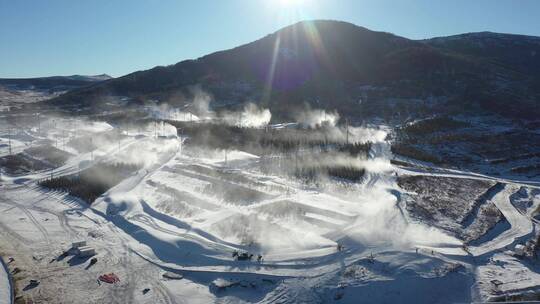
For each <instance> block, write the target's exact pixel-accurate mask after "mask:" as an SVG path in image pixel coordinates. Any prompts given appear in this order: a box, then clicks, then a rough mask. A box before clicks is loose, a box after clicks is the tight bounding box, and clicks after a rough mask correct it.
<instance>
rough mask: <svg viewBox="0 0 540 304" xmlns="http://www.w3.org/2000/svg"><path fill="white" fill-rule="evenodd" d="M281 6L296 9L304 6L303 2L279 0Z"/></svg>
mask: <svg viewBox="0 0 540 304" xmlns="http://www.w3.org/2000/svg"><path fill="white" fill-rule="evenodd" d="M277 2H278V3H279V6H281V7H282V8H295V7H299V6H300V5H302V3H303V2H304V1H303V0H277Z"/></svg>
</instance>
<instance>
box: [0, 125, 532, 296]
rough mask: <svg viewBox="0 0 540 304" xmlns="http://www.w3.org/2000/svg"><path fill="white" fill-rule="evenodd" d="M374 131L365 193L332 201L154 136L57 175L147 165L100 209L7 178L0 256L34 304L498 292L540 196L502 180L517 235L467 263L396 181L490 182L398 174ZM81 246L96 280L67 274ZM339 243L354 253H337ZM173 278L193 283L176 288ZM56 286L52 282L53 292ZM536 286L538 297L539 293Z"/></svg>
mask: <svg viewBox="0 0 540 304" xmlns="http://www.w3.org/2000/svg"><path fill="white" fill-rule="evenodd" d="M369 128H371V132H365V133H366V134H374V136H373V138H370V139H369V140H371V141H373V142H374V144H373V146H372V149H371V151H370V157H369V159H367V160H365V161H364V166H365V168H366V170H367V173H366V176H365V179H364V180H363V181H362V182H361V183H358V184H354V183H343V182H328V183H327V184H326V185H325V187H323V188H321V187H316V186H313V185H306V184H303V183H299V182H297V181H295V180H292V179H290V178H286V177H283V176H277V175H266V174H263V173H261V172H260V170H258V160H259V158H258V156H256V155H252V154H249V153H246V152H243V151H226V152H225V153H227V159H226V160H225V157H224V155H225V153H224V151H200V153H188V152H186V151H185V147H184V145H185V142H184V138H181V137H177V136H162V137H158V138H156V137H154V136H153V135H152V133H153V132H152V130H151V129H149V130H147V131H146V132H145V131H142V132H131V133H130V134H126V137H125V138H123V139H122V140H121V141H120V142H114V143H112V144H103V145H102V146H99V147H98V149H97V150H94V151H93V152H85V153H74V156H73V157H71V158H70V159H69V160H68V161H67V162H66V164H64V165H63V166H61V167H59V168H56V169H54V170H52V174H53V175H54V176H62V175H69V174H75V173H77V172H78V171H80V170H81V169H84V168H88V167H90V166H92V165H93V164H95V163H97V162H116V161H137V162H139V161H141V160H142V162H140V163H141V164H142V167H141V168H140V169H139V170H138V171H137V172H135V173H133V174H132V175H131V176H129V177H128V178H126V179H125V180H124V181H122V182H121V183H120V184H118V185H117V186H115V187H113V188H111V189H109V190H108V191H107V192H106V193H105V194H104V195H102V196H101V197H100V198H98V199H97V200H96V201H95V202H93V204H92V205H91V206H89V205H87V204H86V203H84V202H81V201H79V200H78V199H76V198H73V197H70V196H68V195H66V194H65V193H60V192H53V191H47V190H45V189H43V188H41V187H39V186H37V185H36V182H37V181H39V180H41V179H44V178H47V177H48V176H50V174H51V171H49V170H47V171H44V172H34V173H31V174H27V175H24V176H17V177H12V176H5V175H4V176H2V184H1V186H0V187H1V188H2V192H1V195H0V225H1V228H2V231H3V232H2V233H0V248H6V252H7V253H9V254H10V255H12V256H15V258H16V261H19V263H21V264H22V265H28V266H25V267H27V268H28V270H27V274H26V276H25V277H24V278H23V281H24V280H28V279H30V278H34V277H36V278H39V279H40V280H41V284H40V286H39V287H37V288H34V289H31V290H28V291H26V292H25V293H27V294H28V298H34V299H36V300H39V299H43V297H50V299H57V300H60V299H64V298H69V299H72V300H76V299H78V300H81V299H87V300H88V302H95V303H100V302H103V301H118V302H134V303H136V302H146V303H178V302H181V300H179V299H185V300H186V302H189V303H192V302H201V303H207V302H216V301H224V302H231V303H237V302H261V303H295V302H302V301H303V302H311V301H319V302H329V301H334V300H335V299H337V298H339V299H340V301H342V302H344V303H349V302H350V303H373V302H385V301H386V302H395V303H399V302H410V301H413V300H414V301H415V302H417V303H436V302H438V303H450V302H456V301H469V300H471V291H470V290H471V286H473V284H474V283H475V280H477V283H478V281H481V280H487V279H486V278H487V277H486V276H483V275H482V273H483V272H482V268H481V267H485V265H484V264H483V263H484V262H485V260H486V259H489V258H491V257H494V256H499V255H501V254H503V253H502V252H504V249H505V247H507V248H511V247H512V246H513V245H515V244H517V243H518V242H523V241H526V240H527V239H528V238H530V237H532V236H533V233H534V224H533V221H532V220H531V219H530V218H529V217H528V216H527V215H524V214H522V213H520V212H519V211H518V210H517V209H516V208H515V207H514V206H513V205H512V203H511V201H510V196H511V195H512V194H514V193H515V192H517V191H518V190H519V188H520V187H521V186H528V187H530V186H531V185H532V187H534V185H533V183H532V182H530V183H529V182H522V181H519V182H514V181H511V180H508V179H504V178H500V179H497V181H499V182H501V183H503V184H504V187H502V190H501V191H499V192H498V193H496V194H495V196H494V197H493V198H492V199H491V200H492V201H493V203H494V204H495V206H496V207H497V208H498V209H499V210H500V211H501V212H502V214H503V215H504V217H505V219H506V220H507V221H508V223H509V224H510V229H508V230H506V231H503V232H502V233H501V234H499V235H497V236H495V237H494V238H493V239H491V240H489V241H486V242H484V243H481V244H477V246H469V247H468V248H467V251H465V250H464V249H463V244H462V242H461V241H460V240H459V239H457V238H455V237H454V236H451V235H449V234H448V233H446V232H444V231H442V230H439V229H437V228H434V227H430V226H428V225H426V224H425V223H422V222H418V221H416V220H411V219H410V217H409V216H407V214H406V212H405V211H404V210H402V208H401V207H400V200H401V193H402V190H401V189H400V188H399V186H398V185H397V183H396V173H397V174H411V175H430V176H437V175H439V176H446V177H455V178H462V177H464V176H468V177H470V176H474V177H475V178H478V179H490V180H491V177H485V176H481V175H476V174H473V173H467V172H460V171H457V170H453V171H449V170H447V171H444V172H443V171H442V170H440V171H427V170H424V171H422V170H413V169H407V168H401V167H400V168H396V167H395V166H393V165H391V164H390V159H391V157H392V155H391V152H390V145H389V143H388V142H387V141H385V140H384V138H385V136H384V133H385V132H388V129H387V128H386V127H384V126H369ZM102 131H103V130H96V132H102ZM381 133H382V135H381ZM34 135H35V136H37V135H36V134H34ZM72 152H73V151H72ZM78 239H87V240H88V242H89V244H90V245H91V246H93V247H94V248H95V249H96V251H97V253H98V255H97V257H98V258H99V262H98V263H97V264H96V265H95V266H93V267H91V268H88V269H85V268H86V266H87V265H86V264H87V261H79V260H77V259H75V258H71V257H69V258H67V259H66V261H63V260H60V261H58V259H57V258H58V256H59V255H60V253H61V252H62V251H63V250H65V249H67V248H68V247H69V245H70V242H72V241H75V240H78ZM338 244H340V245H342V246H343V250H341V251H339V250H337V245H338ZM234 251H239V252H243V251H246V252H249V253H252V254H254V255H255V256H257V255H259V254H260V255H262V257H263V259H262V261H260V262H257V261H256V260H253V261H237V260H235V259H233V258H232V256H231V254H232V253H233V252H234ZM471 255H472V256H474V257H475V258H474V259H472V258H471ZM53 258H54V259H55V261H51V260H52V259H53ZM21 264H18V265H19V266H21ZM133 269H138V270H137V271H133ZM492 270H493V269H492ZM105 271H107V272H111V271H114V272H115V273H117V274H118V275H119V276H120V278H121V283H120V284H118V285H117V286H98V285H97V283H96V278H97V276H98V275H100V274H103V273H104V272H105ZM165 271H167V272H174V273H178V274H182V275H183V276H184V279H183V280H180V281H174V280H164V279H163V278H162V277H161V274H162V273H164V272H165ZM47 273H54V279H52V278H51V277H50V276H49V275H48V274H47ZM59 276H61V278H57V277H59ZM48 278H51V279H48ZM217 278H222V279H226V280H228V281H230V282H232V283H233V284H232V287H230V288H226V290H215V289H213V287H210V288H209V287H208V286H212V284H211V282H212V281H213V280H215V279H217ZM524 281H525V280H524ZM539 283H540V282H539ZM235 286H236V287H235ZM242 286H247V287H242ZM253 286H255V287H253ZM474 286H478V284H477V285H474ZM520 286H525V285H519V284H517V285H516V286H514V287H513V288H512V289H511V291H515V290H519V289H520V288H521V287H520ZM526 286H527V287H526V288H530V286H531V284H530V282H528V283H527V285H526ZM533 286H534V284H533ZM23 287H24V286H23ZM83 287H84V288H83ZM88 287H92V288H88ZM145 287H149V288H151V289H152V291H153V292H151V293H149V294H144V295H143V294H141V292H140V290H139V289H142V288H145ZM248 287H249V288H248ZM87 289H88V290H87ZM73 290H76V291H77V292H76V295H74V294H73V292H72V291H73ZM90 290H95V291H90Z"/></svg>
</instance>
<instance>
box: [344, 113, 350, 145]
mask: <svg viewBox="0 0 540 304" xmlns="http://www.w3.org/2000/svg"><path fill="white" fill-rule="evenodd" d="M345 132H347V134H346V135H345V138H346V142H347V145H348V144H349V119H347V118H345Z"/></svg>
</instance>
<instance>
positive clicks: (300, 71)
mask: <svg viewBox="0 0 540 304" xmlns="http://www.w3.org/2000/svg"><path fill="white" fill-rule="evenodd" d="M464 35H465V36H462V38H459V39H458V41H459V43H458V44H456V43H452V42H451V41H452V40H455V39H456V38H455V36H450V37H454V38H443V37H436V38H431V39H424V40H412V39H407V38H404V37H400V36H397V35H394V34H391V33H387V32H376V31H371V30H369V29H367V28H364V27H360V26H357V25H354V24H351V23H347V22H343V21H332V20H316V21H303V22H298V23H295V24H292V25H290V26H287V27H284V28H282V29H280V30H278V31H276V32H274V33H272V34H269V35H266V36H265V37H263V38H261V39H258V40H255V41H253V42H251V43H247V44H244V45H241V46H238V47H236V48H232V49H228V50H223V51H218V52H214V53H211V54H208V55H205V56H202V57H199V58H197V59H191V60H184V61H180V62H178V63H176V64H172V65H169V66H158V67H154V68H152V69H149V70H145V71H136V72H133V73H130V74H127V75H125V76H122V77H119V78H115V79H112V80H109V81H106V82H102V83H98V84H95V85H92V86H90V87H84V88H80V89H77V90H74V91H72V92H68V93H66V94H64V95H62V96H60V97H57V98H54V99H53V100H51V101H50V102H49V103H50V104H53V105H63V106H66V105H70V104H71V105H72V106H73V105H80V106H83V107H89V106H94V107H98V105H99V100H100V98H101V97H103V96H111V95H112V96H126V97H129V98H132V99H133V100H137V101H139V102H144V101H147V100H157V101H159V102H167V103H173V104H185V103H186V102H188V101H189V100H190V99H192V97H193V94H192V91H193V89H192V88H193V87H194V86H198V87H201V88H202V89H203V90H205V91H206V92H208V93H209V94H210V95H212V96H213V97H214V99H215V100H221V101H223V103H229V104H230V103H244V102H246V101H254V102H256V103H259V104H261V105H263V106H267V107H270V108H272V110H273V112H276V113H280V112H281V113H282V114H286V113H285V112H286V109H287V108H290V107H291V105H292V106H293V107H294V106H299V105H300V104H304V103H310V104H313V105H318V106H322V107H325V108H329V107H333V108H335V109H338V110H340V111H343V110H349V111H348V112H349V113H350V114H351V115H359V114H360V113H368V112H370V111H371V112H374V111H375V112H377V111H380V109H379V107H377V106H376V105H369V104H368V105H362V108H364V109H357V108H358V106H357V105H358V100H359V99H366V98H363V97H365V96H366V94H367V95H369V96H368V99H370V100H373V99H375V100H382V99H384V100H386V99H389V98H394V99H395V98H399V99H403V98H405V99H407V98H413V99H426V98H428V97H432V96H437V97H438V99H445V100H446V102H444V103H442V104H441V103H439V104H437V105H436V108H437V109H436V111H441V110H442V111H443V112H452V111H456V110H457V109H459V108H460V107H462V108H467V109H469V108H474V109H476V110H477V109H479V108H480V109H484V110H486V111H491V112H499V113H511V114H512V115H519V114H520V113H521V112H523V109H524V108H528V107H530V106H531V104H534V102H535V101H534V100H535V98H536V97H538V96H540V90H539V89H536V87H535V84H536V83H538V82H539V79H540V73H539V72H538V71H536V70H535V68H534V67H536V61H535V60H536V57H534V58H533V59H530V60H529V59H528V58H523V56H522V57H521V59H520V60H521V61H516V62H514V61H512V60H510V59H511V53H512V52H511V51H512V50H514V49H512V48H511V45H510V46H507V47H506V48H501V50H500V51H499V50H497V52H498V53H497V52H494V53H493V56H490V54H488V53H485V52H484V53H482V52H481V51H479V48H475V47H474V46H475V45H478V43H477V42H476V41H475V40H474V39H476V38H474V37H478V36H479V37H481V38H479V39H484V40H485V39H488V41H490V39H491V40H493V39H492V38H489V37H490V36H492V34H485V33H484V34H464ZM500 35H503V36H504V35H505V34H497V37H499V36H500ZM458 36H459V35H458ZM486 36H488V38H483V37H486ZM463 37H464V38H465V40H463V39H464V38H463ZM471 37H472V38H471ZM504 37H506V36H504ZM519 37H521V36H519ZM526 37H528V36H526ZM449 41H450V42H449ZM482 41H483V40H482ZM525 47H528V46H525ZM507 49H508V50H510V51H508V52H507ZM518 49H519V46H518ZM480 50H482V49H481V48H480ZM527 50H528V49H527ZM521 51H522V50H521V49H519V52H521ZM519 52H518V53H519ZM494 58H495V60H494ZM538 58H540V57H538ZM528 60H529V61H531V60H532V62H533V63H534V64H532V65H531V64H529V61H528ZM514 64H515V66H512V65H514ZM529 66H532V67H533V68H528V67H529ZM539 66H540V63H539ZM367 86H370V87H375V88H380V90H379V91H378V92H375V93H374V92H366V91H365V90H363V89H359V88H362V87H363V88H365V87H367ZM381 91H384V92H382V93H381ZM177 96H182V97H181V98H176V97H177ZM174 98H176V99H177V100H173V99H174ZM508 98H511V99H512V100H513V101H516V102H514V105H513V108H515V109H514V110H512V111H507V110H506V109H505V110H504V111H503V109H501V106H503V105H502V104H504V103H505V102H502V101H501V100H503V99H504V100H507V99H508ZM448 100H452V102H454V103H452V102H449V101H448ZM456 100H458V101H459V102H457V103H455V101H456ZM493 100H495V101H493ZM414 107H416V106H415V105H412V106H408V107H407V109H405V111H407V112H410V111H412V110H413V108H414ZM351 108H352V111H351ZM428 110H429V109H428ZM431 110H433V109H431ZM417 114H418V113H416V114H415V115H417Z"/></svg>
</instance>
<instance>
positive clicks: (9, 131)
mask: <svg viewBox="0 0 540 304" xmlns="http://www.w3.org/2000/svg"><path fill="white" fill-rule="evenodd" d="M8 144H9V155H11V126H8Z"/></svg>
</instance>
